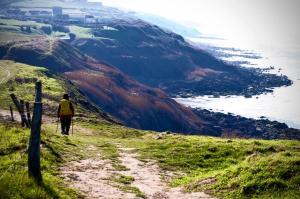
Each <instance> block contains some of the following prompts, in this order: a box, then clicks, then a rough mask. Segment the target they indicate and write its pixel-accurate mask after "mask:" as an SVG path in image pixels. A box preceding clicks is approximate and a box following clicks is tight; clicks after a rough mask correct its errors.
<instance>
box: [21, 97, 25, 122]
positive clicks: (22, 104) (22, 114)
mask: <svg viewBox="0 0 300 199" xmlns="http://www.w3.org/2000/svg"><path fill="white" fill-rule="evenodd" d="M24 106H25V104H24V100H20V109H21V118H22V119H21V124H22V127H24V126H25V123H26V122H25V120H26V115H25V112H24Z"/></svg>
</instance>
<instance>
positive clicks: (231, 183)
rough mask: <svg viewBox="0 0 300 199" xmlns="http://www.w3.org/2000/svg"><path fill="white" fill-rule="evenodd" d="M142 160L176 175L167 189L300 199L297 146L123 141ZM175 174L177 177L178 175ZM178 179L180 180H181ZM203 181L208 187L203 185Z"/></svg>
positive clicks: (169, 138) (194, 139)
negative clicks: (136, 152)
mask: <svg viewBox="0 0 300 199" xmlns="http://www.w3.org/2000/svg"><path fill="white" fill-rule="evenodd" d="M123 143H124V144H125V145H126V146H127V147H135V148H137V149H138V151H139V153H140V155H141V158H142V159H154V160H157V161H158V163H159V165H160V166H161V168H163V169H165V170H171V171H174V172H176V173H179V175H178V176H177V177H175V178H174V179H173V180H172V181H171V185H172V186H185V187H186V190H187V191H205V192H208V193H210V194H212V195H215V196H218V197H221V198H255V197H259V198H269V197H271V198H296V197H297V196H299V195H300V190H299V186H300V181H299V179H300V150H299V141H263V140H259V141H257V140H245V139H233V140H227V139H220V138H211V137H201V136H181V135H176V136H173V135H166V136H165V137H164V138H163V139H160V140H155V139H153V138H152V136H149V135H148V136H144V137H142V138H139V139H136V138H135V139H131V140H123ZM180 174H181V175H180ZM182 174H184V175H182ZM204 180H209V181H210V182H209V183H205V182H206V181H204Z"/></svg>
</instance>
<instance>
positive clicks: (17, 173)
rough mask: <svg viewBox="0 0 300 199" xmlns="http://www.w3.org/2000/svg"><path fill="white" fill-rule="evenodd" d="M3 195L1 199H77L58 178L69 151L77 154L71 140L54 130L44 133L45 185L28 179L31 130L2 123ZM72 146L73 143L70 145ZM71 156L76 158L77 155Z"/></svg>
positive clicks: (0, 178)
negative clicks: (39, 184) (28, 152)
mask: <svg viewBox="0 0 300 199" xmlns="http://www.w3.org/2000/svg"><path fill="white" fill-rule="evenodd" d="M0 136H1V140H0V163H1V164H0V196H1V198H78V196H79V195H78V193H76V192H75V191H74V190H72V189H69V188H67V186H66V185H65V183H64V182H63V180H62V179H61V177H59V175H58V174H59V166H60V165H61V164H63V163H64V162H65V156H68V155H70V154H68V152H72V151H76V150H75V147H76V144H74V143H73V142H72V141H70V140H69V139H68V138H65V137H62V136H58V135H55V134H54V133H53V132H52V131H48V130H46V131H43V132H42V147H41V169H42V175H43V184H42V186H37V185H36V183H35V182H34V180H33V179H31V178H29V177H28V171H27V152H26V148H27V143H28V139H29V130H28V129H22V128H15V127H10V126H7V125H6V126H4V125H3V124H0ZM70 143H72V144H71V145H70ZM72 156H74V157H77V156H76V154H74V152H73V154H72Z"/></svg>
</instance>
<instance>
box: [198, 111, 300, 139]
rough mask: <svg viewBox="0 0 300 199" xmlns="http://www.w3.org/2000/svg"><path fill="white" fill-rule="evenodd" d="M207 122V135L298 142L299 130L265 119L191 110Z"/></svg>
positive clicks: (205, 130) (299, 137)
mask: <svg viewBox="0 0 300 199" xmlns="http://www.w3.org/2000/svg"><path fill="white" fill-rule="evenodd" d="M193 111H194V113H196V114H197V115H198V116H199V117H200V118H201V119H202V120H204V121H206V122H207V125H206V126H207V127H206V129H204V132H206V134H207V135H212V136H218V137H235V138H237V137H238V138H261V139H293V140H300V130H299V129H294V128H289V127H288V126H287V125H286V124H285V123H280V122H277V121H270V120H268V119H266V118H263V117H261V119H251V118H246V117H242V116H239V115H233V114H230V113H229V114H224V113H219V112H212V111H209V110H206V109H199V108H197V109H193Z"/></svg>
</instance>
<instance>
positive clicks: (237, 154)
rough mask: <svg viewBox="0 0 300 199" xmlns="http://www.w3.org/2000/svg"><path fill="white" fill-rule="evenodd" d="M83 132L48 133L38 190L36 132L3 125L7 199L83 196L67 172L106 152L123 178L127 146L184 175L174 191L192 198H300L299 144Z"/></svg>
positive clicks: (119, 130) (2, 190)
mask: <svg viewBox="0 0 300 199" xmlns="http://www.w3.org/2000/svg"><path fill="white" fill-rule="evenodd" d="M76 127H77V128H76V130H75V135H73V136H70V137H63V136H61V135H58V134H57V133H55V125H54V124H49V125H46V126H43V132H42V157H41V158H42V171H43V178H44V185H43V186H42V187H41V188H38V187H37V186H35V185H34V183H33V182H32V181H31V180H30V179H28V178H27V171H26V154H24V150H25V148H26V145H27V140H28V130H24V129H20V128H18V127H17V128H16V127H14V125H7V123H6V124H4V123H2V124H1V125H0V133H1V135H2V138H3V139H1V143H0V152H1V153H0V162H1V166H0V170H1V173H2V174H3V176H1V178H2V179H1V181H0V195H1V196H5V198H35V197H38V196H39V197H40V198H53V197H55V198H74V197H75V196H76V197H78V195H79V193H78V192H76V191H75V190H72V189H69V188H66V186H64V185H65V182H64V181H63V179H62V178H61V176H60V175H59V173H60V172H59V167H61V166H63V165H66V164H68V162H70V161H72V160H80V159H87V158H89V157H95V156H96V154H97V153H99V152H100V154H101V157H103V159H110V160H111V161H112V162H113V163H114V164H113V165H114V168H115V169H116V170H120V169H121V170H122V169H124V168H122V165H120V162H119V161H118V157H119V150H118V148H117V147H116V146H117V145H120V144H121V145H122V146H125V147H130V148H135V150H136V152H137V153H138V154H139V155H140V156H139V158H140V159H141V160H143V161H149V159H152V160H156V161H157V162H158V163H159V165H160V167H161V168H162V169H163V170H165V171H172V172H175V173H177V174H178V175H175V176H173V178H172V179H171V181H170V185H171V186H180V185H184V186H185V189H186V191H199V190H202V191H203V190H204V191H205V192H207V193H209V194H211V195H214V196H217V197H219V198H297V197H298V196H299V194H300V191H299V185H300V181H299V180H300V166H299V162H300V151H299V142H298V141H280V140H278V141H263V140H243V139H230V140H229V139H218V138H212V137H202V136H183V135H174V134H160V135H158V133H156V132H149V131H139V130H135V129H129V128H126V127H122V126H118V125H112V124H109V123H102V122H96V121H94V122H91V120H90V122H87V121H82V120H81V119H78V120H77V121H76ZM80 129H81V130H80ZM83 129H85V130H83ZM91 144H93V145H94V146H96V147H97V150H95V152H94V153H90V152H86V150H85V149H86V148H87V147H89V146H90V145H91ZM7 169H9V170H8V172H4V171H6V170H7ZM127 178H128V179H129V178H130V176H127V177H126V179H127ZM111 180H116V179H111ZM131 180H134V179H131ZM126 183H127V182H126ZM126 183H125V184H126Z"/></svg>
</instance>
